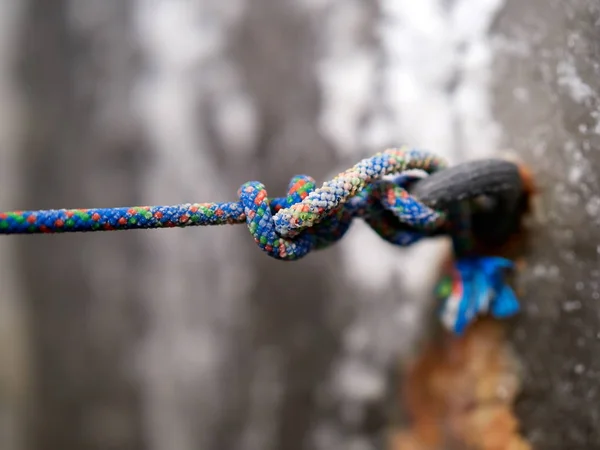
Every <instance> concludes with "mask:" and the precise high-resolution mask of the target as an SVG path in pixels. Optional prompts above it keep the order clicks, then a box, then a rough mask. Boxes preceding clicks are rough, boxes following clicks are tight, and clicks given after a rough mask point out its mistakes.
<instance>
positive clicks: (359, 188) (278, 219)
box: [0, 147, 446, 260]
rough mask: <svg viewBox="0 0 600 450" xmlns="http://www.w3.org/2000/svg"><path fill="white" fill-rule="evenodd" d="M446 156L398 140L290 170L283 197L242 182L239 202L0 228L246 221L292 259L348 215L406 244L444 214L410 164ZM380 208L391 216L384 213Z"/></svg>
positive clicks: (335, 235) (23, 218)
mask: <svg viewBox="0 0 600 450" xmlns="http://www.w3.org/2000/svg"><path fill="white" fill-rule="evenodd" d="M444 167H445V162H444V161H443V160H442V159H441V158H439V157H437V156H435V155H433V154H431V153H429V152H425V151H421V150H415V149H409V148H408V147H401V148H396V149H389V150H386V151H384V152H381V153H378V154H376V155H374V156H373V157H371V158H367V159H363V160H362V161H360V162H359V163H358V164H356V165H355V166H354V167H352V168H350V169H348V170H346V171H344V172H342V173H340V174H339V175H337V176H336V177H335V178H333V179H332V180H330V181H327V182H325V183H324V184H323V185H322V186H321V187H320V188H316V183H315V180H313V179H312V178H311V177H309V176H306V175H299V176H295V177H293V178H292V180H291V182H290V184H289V188H288V193H287V196H286V197H282V198H269V197H268V195H267V190H266V188H265V186H264V185H263V184H262V183H260V182H257V181H251V182H248V183H245V184H244V185H242V186H241V188H240V189H239V191H238V196H239V201H238V202H226V203H187V204H180V205H173V206H136V207H124V208H104V209H60V210H39V211H14V212H6V213H0V234H32V233H63V232H87V231H102V230H131V229H151V228H170V227H189V226H207V225H223V224H237V223H244V222H245V223H246V224H247V226H248V229H249V230H250V233H251V234H252V236H253V237H254V240H255V242H256V243H257V244H258V246H259V247H260V248H261V249H262V250H263V251H265V252H266V253H267V254H268V255H270V256H272V257H274V258H277V259H282V260H297V259H299V258H302V257H303V256H305V255H306V254H307V253H309V252H310V251H311V250H313V249H320V248H324V247H327V246H329V245H331V244H332V243H334V242H337V241H338V240H339V239H340V238H341V237H342V236H343V235H344V234H345V233H346V231H347V230H348V228H349V227H350V224H351V222H352V219H353V218H355V217H361V218H363V219H364V220H365V221H366V222H367V223H368V224H369V225H370V226H371V227H372V228H373V229H374V230H375V231H376V232H377V233H378V234H379V235H380V236H381V237H383V238H384V239H386V240H387V241H389V242H392V243H393V244H396V245H403V246H405V245H409V244H411V243H413V242H415V241H417V240H419V239H420V238H421V237H422V236H423V232H425V231H427V230H433V229H437V228H440V227H442V226H444V223H445V220H446V217H445V214H444V213H442V212H438V211H435V210H433V209H431V208H429V207H428V206H426V205H424V204H422V203H420V202H419V201H417V200H416V199H414V198H413V197H411V196H410V195H409V194H408V192H407V191H406V189H405V185H406V183H408V182H409V181H411V180H412V178H411V177H410V176H407V175H402V176H400V177H397V178H396V179H395V180H393V181H388V180H385V179H383V178H384V177H385V176H388V175H393V174H400V173H402V172H404V171H407V170H422V171H424V172H427V173H433V172H436V171H438V170H440V169H442V168H444ZM385 211H389V212H391V213H392V216H391V217H390V216H389V215H386V214H384V212H385Z"/></svg>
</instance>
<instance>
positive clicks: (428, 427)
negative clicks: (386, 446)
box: [390, 319, 531, 450]
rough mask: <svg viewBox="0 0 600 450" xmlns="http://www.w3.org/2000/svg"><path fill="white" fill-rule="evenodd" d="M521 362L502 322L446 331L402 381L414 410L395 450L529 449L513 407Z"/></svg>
mask: <svg viewBox="0 0 600 450" xmlns="http://www.w3.org/2000/svg"><path fill="white" fill-rule="evenodd" d="M519 372H520V369H519V364H518V361H517V359H516V357H515V355H514V354H513V352H512V350H511V349H510V346H509V345H508V343H507V342H506V330H505V327H504V325H503V324H501V323H499V322H497V321H494V320H492V319H483V320H480V321H478V322H476V323H475V324H474V325H473V326H471V327H470V329H469V330H468V331H467V332H466V334H465V335H464V336H463V337H462V338H457V337H455V336H453V335H451V334H449V333H443V334H442V335H441V336H440V339H437V340H436V341H435V342H434V343H432V344H430V345H429V346H428V347H427V348H426V349H425V351H424V352H423V354H422V356H421V357H420V358H419V359H418V360H417V361H415V363H414V365H413V366H412V367H411V369H410V370H409V373H408V374H407V378H406V382H405V384H404V385H403V387H402V392H401V394H403V395H402V398H403V399H404V403H405V407H406V409H407V410H408V411H409V414H410V416H411V426H410V428H409V429H407V430H401V431H398V432H395V433H393V434H392V436H391V442H390V444H391V445H390V449H391V450H438V449H439V450H442V449H465V450H466V449H472V450H530V449H531V447H530V446H529V444H528V443H527V442H526V441H525V440H524V439H523V438H522V437H521V436H520V435H519V425H518V420H517V418H516V417H515V416H514V413H513V411H512V408H513V404H514V401H515V399H516V397H517V395H518V393H519V389H520V376H519Z"/></svg>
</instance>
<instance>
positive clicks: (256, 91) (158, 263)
mask: <svg viewBox="0 0 600 450" xmlns="http://www.w3.org/2000/svg"><path fill="white" fill-rule="evenodd" d="M5 3H6V4H7V5H8V6H7V7H6V8H4V7H3V8H2V11H0V17H1V18H2V19H1V22H0V24H2V26H0V96H1V101H0V117H2V120H1V121H0V139H1V145H0V162H1V164H0V203H1V204H0V210H4V209H13V208H52V207H80V206H115V205H129V204H161V203H179V202H188V201H205V200H206V201H213V200H214V201H218V200H229V199H233V198H234V195H235V192H236V190H237V188H238V186H239V185H240V184H241V183H243V182H244V181H247V180H249V179H259V180H261V181H263V182H264V183H265V184H266V185H267V188H268V189H269V192H270V193H271V194H280V193H282V192H283V191H284V189H285V186H286V185H287V181H288V180H289V178H290V177H291V176H292V175H294V174H296V173H307V174H310V175H312V176H314V177H315V178H317V179H318V180H323V179H324V178H325V177H328V176H331V175H332V174H334V173H335V172H337V171H338V170H340V169H343V168H345V167H346V166H348V165H351V164H353V163H354V162H355V161H356V160H357V159H359V158H360V157H362V156H366V155H369V154H371V153H373V152H375V151H379V150H381V149H382V148H384V147H386V146H388V145H397V144H399V143H404V142H407V143H410V144H411V145H414V146H419V147H425V148H429V149H432V150H435V151H436V152H439V153H440V154H443V155H445V156H446V157H448V158H449V159H450V160H451V161H452V162H456V161H459V160H462V159H466V158H472V157H481V156H487V155H490V154H494V153H496V152H497V151H498V150H499V149H501V148H505V147H506V146H510V147H513V148H514V149H515V150H517V151H518V152H519V153H520V154H521V155H522V157H523V158H524V159H525V160H527V161H528V162H530V163H531V165H532V166H533V168H534V169H535V170H536V172H537V173H538V175H539V178H540V180H541V182H542V187H543V188H544V189H545V190H544V195H543V201H544V204H543V208H542V211H543V212H544V214H545V215H546V216H545V217H546V219H545V220H547V221H548V223H550V224H552V225H553V226H552V227H544V228H541V229H540V232H539V233H537V236H538V239H537V241H536V242H535V247H534V249H533V251H532V257H531V260H530V265H529V268H528V270H527V272H526V277H525V281H526V287H527V294H526V298H525V303H526V304H527V309H526V313H525V315H524V317H523V318H522V319H521V321H520V322H519V324H518V326H517V329H516V330H515V333H514V336H515V337H514V339H515V341H516V342H517V343H518V346H519V351H520V352H521V354H522V355H523V357H524V359H525V361H526V369H527V373H528V378H527V380H528V381H527V386H526V392H525V396H524V398H523V400H522V403H521V405H520V408H521V414H522V418H523V421H524V424H525V426H526V432H527V433H528V434H529V436H530V437H531V438H532V440H533V441H534V442H538V443H540V447H539V448H552V447H551V446H550V445H551V443H554V442H561V443H562V444H564V445H563V446H562V447H561V446H559V447H555V448H576V447H575V446H576V445H580V447H579V448H590V447H585V445H583V443H584V442H586V439H587V442H596V441H594V440H593V439H598V438H594V437H593V433H592V430H593V428H592V425H593V424H594V421H595V420H596V418H597V410H595V409H594V398H595V397H594V396H595V395H596V391H595V386H594V385H595V378H594V377H596V375H597V373H599V372H598V369H600V368H598V367H596V368H595V367H594V364H595V363H596V362H595V361H594V351H595V350H594V349H595V345H596V343H597V342H598V340H597V333H598V331H600V330H595V329H594V327H597V325H596V322H595V321H597V319H598V315H597V314H596V312H595V308H594V301H595V300H596V299H595V297H594V296H596V295H597V294H598V292H599V291H598V285H597V284H596V282H600V280H596V279H597V278H598V277H599V276H600V272H596V270H597V269H596V267H594V265H595V263H596V262H597V252H596V245H597V244H596V243H595V242H594V240H595V238H596V236H595V235H594V233H595V231H594V229H593V228H592V227H591V226H590V225H591V224H593V223H594V222H593V221H594V218H595V215H596V213H597V211H596V210H597V209H598V208H599V206H598V200H597V198H596V197H595V196H594V192H596V188H597V186H596V185H595V184H594V183H596V181H595V174H597V173H599V172H598V171H599V170H600V167H597V164H596V160H595V158H594V156H593V151H594V148H595V146H596V145H597V142H595V139H596V140H597V135H596V134H595V133H596V131H595V129H596V126H597V119H598V117H596V115H597V92H599V90H600V86H596V83H595V78H594V77H595V75H596V74H597V71H598V69H597V62H596V59H597V56H598V55H597V52H598V47H597V46H598V44H597V42H598V41H597V39H596V37H597V36H596V35H595V33H596V30H597V29H598V25H597V21H598V11H597V10H595V9H594V8H596V9H597V7H596V6H595V5H594V4H593V1H591V0H590V1H589V2H584V1H582V0H570V1H558V0H557V1H547V2H544V1H542V0H535V1H533V0H531V1H529V2H519V1H518V0H507V1H506V2H503V1H502V0H477V1H475V0H454V1H447V0H419V1H418V2H415V1H410V0H403V1H398V0H370V1H366V2H365V1H359V0H350V1H348V0H287V1H280V0H252V1H250V0H235V1H227V2H224V1H221V0H127V1H125V0H104V1H102V2H99V1H98V0H74V1H69V0H29V1H27V2H22V1H19V0H5ZM19 6H20V7H19ZM1 241H2V242H0V245H1V246H2V247H1V251H2V254H3V255H4V257H3V258H2V259H0V283H2V296H0V308H2V313H1V314H0V326H1V328H0V358H2V360H1V361H2V362H1V363H0V395H1V397H0V447H1V448H2V449H7V450H21V449H25V448H31V449H57V448H60V449H62V450H71V449H96V448H97V449H107V448H112V449H121V448H122V449H136V448H140V449H141V448H144V449H146V448H147V449H165V448H168V449H170V450H187V449H192V448H202V449H207V450H208V449H243V450H246V449H249V450H251V449H261V450H267V449H279V448H285V449H286V450H287V449H290V450H294V449H305V448H306V449H328V450H335V449H337V448H344V449H347V448H353V449H354V448H357V449H370V448H379V447H380V439H379V438H380V434H381V432H382V431H383V429H384V428H385V421H386V417H385V408H384V406H383V405H384V404H385V401H386V397H387V386H388V385H387V380H386V374H387V373H388V371H389V368H390V367H391V366H392V365H393V364H394V363H395V361H396V360H397V359H398V358H400V359H401V358H402V357H404V356H407V355H409V354H410V353H411V352H412V349H413V346H414V343H415V342H416V341H417V340H418V339H419V337H420V336H421V334H422V332H423V331H422V330H423V328H424V327H423V326H422V324H423V318H424V317H427V315H428V314H429V313H430V306H431V305H430V304H429V302H428V301H427V299H428V292H429V289H430V287H431V284H432V282H433V280H434V275H435V272H434V271H433V270H431V268H432V266H435V261H436V259H437V256H438V255H439V253H440V250H441V248H440V247H441V245H440V244H439V243H425V244H424V245H419V246H418V247H416V248H414V249H395V248H390V246H389V245H387V244H385V243H383V242H380V240H379V239H378V238H377V237H376V236H374V234H373V233H371V232H370V230H368V229H366V228H365V227H364V226H361V224H356V226H355V227H354V228H353V230H352V231H351V233H350V234H349V236H348V237H347V238H345V240H344V242H342V243H341V244H339V245H338V247H337V248H335V249H332V250H327V251H324V252H322V253H320V254H316V255H311V256H310V257H308V258H307V259H306V260H303V261H300V262H297V263H294V264H281V263H277V262H276V261H271V260H269V259H268V258H266V257H265V256H264V255H262V254H261V253H260V252H259V251H258V250H257V249H256V248H254V246H253V243H252V242H251V239H250V237H249V235H248V232H247V230H245V229H244V228H243V227H240V228H235V229H234V228H223V229H202V230H170V231H154V232H128V233H122V234H121V233H115V234H111V233H107V234H102V233H101V234H99V235H85V236H66V235H65V236H54V237H47V236H46V237H27V238H10V239H2V240H1ZM590 243H591V244H590ZM549 343H552V345H549ZM551 347H552V348H555V349H554V350H552V349H551ZM540 405H545V406H544V407H543V412H539V408H540ZM27 407H29V409H27ZM565 421H570V422H573V423H574V425H573V426H572V427H565V426H562V424H563V423H564V422H565ZM25 430H27V431H25ZM586 433H587V435H586ZM559 434H560V436H558V435H559ZM559 438H560V439H562V440H559ZM565 446H566V447H565ZM592 448H593V447H592Z"/></svg>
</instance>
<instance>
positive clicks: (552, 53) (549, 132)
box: [495, 0, 600, 449]
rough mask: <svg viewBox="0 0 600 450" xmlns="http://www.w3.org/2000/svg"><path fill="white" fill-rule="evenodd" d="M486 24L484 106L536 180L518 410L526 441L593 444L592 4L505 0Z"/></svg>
mask: <svg viewBox="0 0 600 450" xmlns="http://www.w3.org/2000/svg"><path fill="white" fill-rule="evenodd" d="M496 32H497V33H498V34H497V42H496V43H497V46H498V54H497V64H496V69H495V72H496V80H497V81H496V88H495V97H496V99H497V101H496V108H495V112H496V117H498V120H499V122H500V123H501V124H502V126H503V129H504V131H505V133H504V135H505V141H504V142H505V144H506V146H508V147H511V148H513V149H515V150H517V151H518V152H519V154H520V155H521V156H522V158H523V159H524V160H525V161H527V162H528V163H529V165H530V166H531V168H532V169H533V170H534V171H535V173H536V175H537V180H538V183H539V185H540V186H539V188H540V191H541V192H540V193H541V195H540V208H539V211H540V215H539V218H538V224H537V227H536V228H537V229H536V231H535V233H534V234H533V236H534V239H533V242H532V249H531V251H530V252H529V254H528V266H527V269H526V270H525V271H524V273H523V280H522V281H523V288H524V290H525V292H526V293H525V295H524V299H523V301H524V305H525V313H524V314H523V316H522V317H521V318H520V320H519V321H518V323H517V326H516V329H515V330H514V341H515V343H516V346H517V349H518V351H519V354H520V355H521V357H522V359H523V363H524V368H525V375H526V378H525V386H524V393H523V396H522V399H521V401H520V404H519V405H518V412H519V414H520V416H521V417H522V421H523V427H524V430H525V432H526V434H527V436H528V437H529V438H530V440H531V442H532V444H533V445H534V446H535V448H540V449H566V448H569V449H592V448H599V447H600V434H599V432H598V427H597V424H598V420H599V417H600V406H599V402H598V395H599V392H598V389H599V386H600V359H598V353H599V351H600V334H599V332H600V314H599V308H598V305H599V303H598V301H599V300H600V284H599V283H600V266H599V264H598V263H599V256H598V255H599V251H598V250H599V248H598V244H599V243H600V232H599V231H598V227H597V224H598V211H599V207H598V206H599V205H600V198H599V197H598V194H599V192H600V191H599V188H600V186H599V184H598V183H599V177H598V174H599V173H600V172H599V170H600V160H599V159H598V146H599V145H600V127H599V125H598V123H599V120H598V119H599V118H600V113H599V107H600V98H599V96H598V95H599V93H600V83H599V81H598V80H599V75H600V4H598V2H596V1H581V0H576V1H568V2H565V1H544V0H540V1H528V2H521V1H518V0H515V1H509V2H507V5H506V7H505V8H504V10H503V12H502V13H501V15H500V17H499V19H498V21H497V23H496Z"/></svg>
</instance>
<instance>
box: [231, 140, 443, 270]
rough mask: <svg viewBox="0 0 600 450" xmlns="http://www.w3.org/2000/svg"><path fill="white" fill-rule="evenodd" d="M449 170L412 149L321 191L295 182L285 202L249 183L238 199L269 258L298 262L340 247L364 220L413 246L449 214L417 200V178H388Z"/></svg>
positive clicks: (389, 153)
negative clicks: (412, 190) (410, 188)
mask: <svg viewBox="0 0 600 450" xmlns="http://www.w3.org/2000/svg"><path fill="white" fill-rule="evenodd" d="M442 167H444V162H443V161H442V160H440V159H438V158H436V157H434V156H433V155H431V154H429V153H426V152H422V151H419V150H410V149H407V148H401V149H390V150H386V151H384V152H382V153H379V154H377V155H375V156H374V157H372V158H368V159H364V160H362V161H361V162H359V163H358V164H357V165H355V166H354V167H352V168H350V169H348V170H346V171H345V172H342V173H340V174H339V175H338V176H336V177H335V178H333V179H332V180H331V181H327V182H325V183H324V184H323V185H322V186H321V187H320V188H319V189H316V183H315V180H314V179H312V178H311V177H309V176H306V175H298V176H295V177H294V178H292V180H291V181H290V183H289V186H288V193H287V196H286V197H285V198H274V199H271V200H270V199H269V197H268V195H267V191H266V188H265V186H264V185H263V184H262V183H260V182H257V181H251V182H248V183H245V184H244V185H242V187H241V188H240V190H239V192H238V194H239V198H240V202H241V204H242V206H243V208H244V213H245V216H246V224H247V226H248V229H249V230H250V233H251V234H252V236H253V237H254V240H255V242H256V243H257V244H258V246H259V247H260V248H261V249H262V250H263V251H265V252H266V253H267V254H268V255H270V256H272V257H274V258H276V259H282V260H294V259H299V258H302V257H303V256H305V255H306V254H307V253H308V252H310V251H311V250H313V249H321V248H325V247H327V246H329V245H331V244H332V243H334V242H337V241H338V240H339V239H341V238H342V237H343V236H344V234H345V233H346V232H347V231H348V229H349V228H350V224H351V222H352V219H353V218H354V217H355V216H360V217H362V218H364V219H365V221H366V222H367V223H368V224H369V225H370V226H371V227H372V228H373V229H374V230H375V231H376V232H377V233H378V234H379V235H380V236H381V237H383V238H384V239H386V240H387V241H389V242H392V243H394V244H396V245H403V246H406V245H409V244H412V243H413V242H415V241H417V240H419V239H420V238H421V237H423V232H424V231H426V230H427V229H435V228H438V227H439V226H441V225H442V224H443V223H444V221H445V219H446V218H445V215H444V214H442V213H439V212H437V211H435V210H433V209H431V208H429V207H428V206H426V205H424V204H422V203H420V202H419V201H417V200H416V199H414V198H412V197H411V196H410V195H409V194H408V192H407V190H406V189H405V187H406V185H407V184H408V183H409V182H411V181H413V180H414V179H415V177H412V176H407V175H403V176H400V177H397V178H396V179H395V180H393V181H390V180H384V179H383V178H384V177H385V176H386V175H391V174H395V173H400V172H403V171H405V170H411V169H420V170H424V171H425V172H428V173H431V172H434V171H437V170H438V169H440V168H442Z"/></svg>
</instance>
